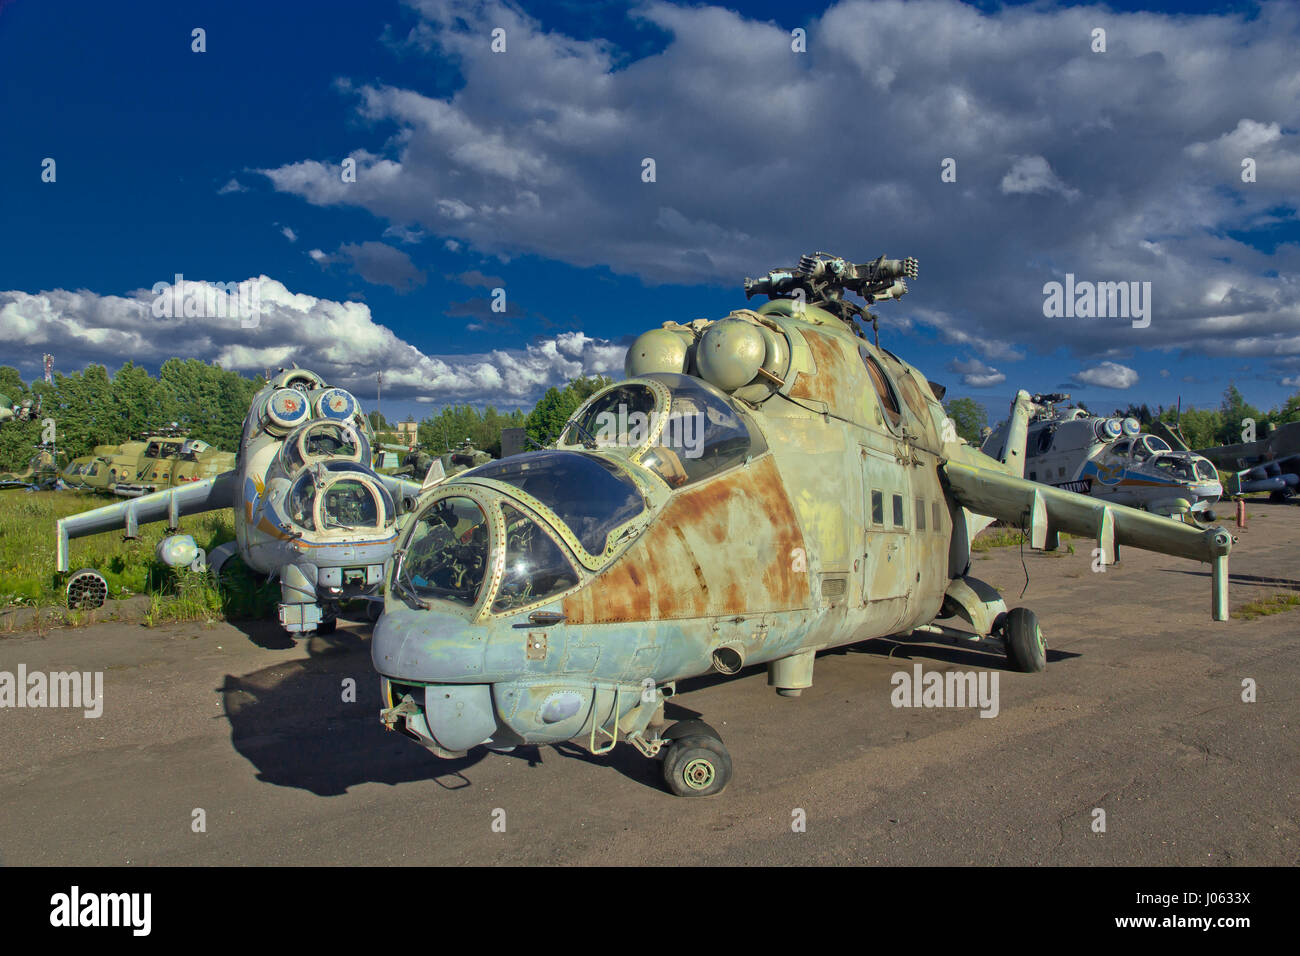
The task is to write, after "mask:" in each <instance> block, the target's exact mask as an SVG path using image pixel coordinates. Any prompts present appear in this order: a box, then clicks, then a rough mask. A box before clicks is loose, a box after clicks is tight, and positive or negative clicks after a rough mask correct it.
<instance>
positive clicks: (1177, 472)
mask: <svg viewBox="0 0 1300 956" xmlns="http://www.w3.org/2000/svg"><path fill="white" fill-rule="evenodd" d="M1151 464H1152V465H1153V466H1154V467H1155V469H1156V470H1157V471H1162V472H1165V473H1167V474H1169V475H1172V476H1173V477H1175V478H1178V479H1181V480H1183V481H1195V480H1196V473H1195V472H1194V471H1192V467H1191V465H1189V464H1188V463H1187V462H1186V461H1184V460H1183V459H1182V458H1175V457H1174V456H1173V455H1161V456H1159V457H1158V458H1156V459H1155V460H1154V461H1153V462H1152V463H1151Z"/></svg>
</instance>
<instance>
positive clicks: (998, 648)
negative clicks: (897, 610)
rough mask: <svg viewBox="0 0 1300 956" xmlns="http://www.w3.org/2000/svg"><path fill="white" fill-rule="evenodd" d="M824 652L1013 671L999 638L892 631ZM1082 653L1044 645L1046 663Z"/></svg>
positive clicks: (1068, 658) (1014, 669)
mask: <svg viewBox="0 0 1300 956" xmlns="http://www.w3.org/2000/svg"><path fill="white" fill-rule="evenodd" d="M823 653H825V654H871V655H874V656H876V657H881V658H885V659H889V660H894V661H906V662H908V663H915V662H917V661H933V662H935V663H937V664H952V665H954V666H958V667H967V668H984V669H987V670H999V671H1011V672H1015V671H1016V668H1014V667H1013V666H1011V662H1010V661H1008V660H1007V655H1006V650H1005V648H1004V646H1003V644H1002V642H1001V640H998V639H993V640H983V641H978V642H977V641H969V640H965V639H962V638H955V637H954V638H945V637H943V636H941V635H935V634H892V635H890V636H889V637H873V638H869V639H867V640H865V641H859V642H858V643H856V644H847V645H845V646H844V647H837V648H832V649H831V650H828V651H824V652H823ZM1081 656H1082V655H1081V654H1077V653H1075V652H1073V651H1062V650H1059V649H1056V648H1053V647H1051V646H1050V644H1049V646H1048V648H1047V663H1049V664H1052V663H1056V662H1058V661H1068V660H1070V659H1072V658H1075V657H1081Z"/></svg>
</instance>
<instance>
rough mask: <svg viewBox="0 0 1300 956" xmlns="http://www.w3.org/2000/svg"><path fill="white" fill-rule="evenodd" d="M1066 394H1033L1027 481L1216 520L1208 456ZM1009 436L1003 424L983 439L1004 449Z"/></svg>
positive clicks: (996, 450)
mask: <svg viewBox="0 0 1300 956" xmlns="http://www.w3.org/2000/svg"><path fill="white" fill-rule="evenodd" d="M1069 397H1070V396H1069V395H1065V394H1060V393H1055V394H1051V395H1035V396H1034V403H1035V405H1036V406H1038V408H1037V411H1035V412H1034V414H1033V416H1032V418H1031V420H1030V423H1029V434H1028V437H1027V440H1026V447H1025V475H1026V477H1028V478H1029V480H1030V481H1037V482H1040V483H1042V484H1046V485H1051V486H1052V487H1055V488H1062V489H1064V490H1066V491H1073V492H1077V493H1079V494H1086V495H1091V496H1093V497H1095V498H1101V499H1103V500H1105V501H1106V502H1107V503H1109V504H1118V505H1127V506H1128V507H1131V508H1141V509H1143V510H1145V511H1150V512H1152V513H1153V514H1160V515H1167V516H1169V517H1183V518H1190V519H1192V520H1193V521H1214V520H1215V513H1214V510H1213V509H1214V505H1215V504H1216V503H1217V502H1218V500H1219V499H1220V498H1221V497H1222V496H1223V485H1222V484H1221V483H1220V481H1219V477H1218V473H1217V472H1216V471H1215V469H1214V466H1213V465H1212V464H1211V463H1210V462H1209V460H1208V459H1206V458H1205V457H1204V456H1202V455H1199V454H1196V453H1195V452H1190V451H1188V450H1187V449H1186V448H1185V447H1184V448H1180V449H1177V450H1175V449H1174V448H1171V447H1170V445H1169V443H1168V442H1167V441H1165V439H1164V438H1162V437H1160V436H1158V435H1144V434H1142V427H1141V425H1140V423H1139V422H1138V421H1137V419H1135V418H1120V417H1118V416H1115V417H1104V416H1099V415H1093V414H1092V413H1091V412H1089V411H1088V410H1087V409H1086V408H1084V407H1083V406H1082V405H1076V406H1069V407H1058V406H1061V403H1063V402H1065V401H1066V400H1067V399H1069ZM1006 436H1007V426H1006V424H1005V423H1003V424H1002V425H1000V426H999V427H998V429H997V430H996V431H993V432H992V433H991V434H989V435H988V436H987V437H986V438H985V440H984V445H983V450H984V452H985V453H986V454H990V455H993V456H994V457H997V456H999V455H1001V454H1002V449H1003V447H1004V446H1005V444H1006Z"/></svg>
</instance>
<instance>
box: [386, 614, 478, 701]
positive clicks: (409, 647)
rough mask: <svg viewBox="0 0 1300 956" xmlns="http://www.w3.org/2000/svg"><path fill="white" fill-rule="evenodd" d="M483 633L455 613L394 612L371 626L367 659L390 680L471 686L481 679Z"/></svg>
mask: <svg viewBox="0 0 1300 956" xmlns="http://www.w3.org/2000/svg"><path fill="white" fill-rule="evenodd" d="M483 631H484V629H483V628H475V627H472V626H471V625H470V623H469V621H467V620H465V618H463V617H461V616H460V615H458V614H452V613H448V612H445V611H438V610H423V609H416V608H399V609H398V610H395V611H389V612H386V613H385V614H383V615H382V616H381V617H380V618H379V623H377V624H376V625H375V633H374V636H373V637H372V638H371V641H370V660H371V662H372V663H373V664H374V666H375V670H377V671H379V673H381V674H383V675H384V676H385V677H390V678H393V679H395V680H409V681H419V682H421V683H451V684H471V683H476V682H478V681H480V680H481V679H482V676H483V654H484V647H485V644H486V642H485V640H484V633H483Z"/></svg>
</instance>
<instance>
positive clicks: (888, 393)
mask: <svg viewBox="0 0 1300 956" xmlns="http://www.w3.org/2000/svg"><path fill="white" fill-rule="evenodd" d="M858 355H859V356H860V357H861V358H862V364H863V365H865V366H866V367H867V375H868V377H870V379H871V387H872V388H874V389H875V390H876V399H877V400H878V401H879V402H880V411H881V414H882V415H884V417H885V420H886V421H887V422H888V423H889V425H890V427H891V428H897V427H898V426H899V424H900V423H901V422H902V420H903V412H902V406H901V405H900V404H899V401H898V393H897V392H895V391H894V386H893V383H892V382H890V381H889V376H888V375H886V374H885V370H884V369H883V368H881V367H880V363H879V362H877V361H876V360H875V359H874V358H873V357H872V356H871V354H870V353H869V352H867V350H866V347H865V346H859V347H858Z"/></svg>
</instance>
